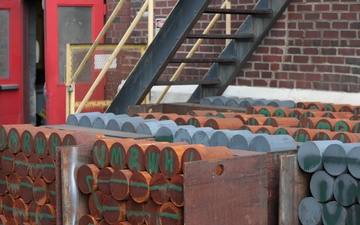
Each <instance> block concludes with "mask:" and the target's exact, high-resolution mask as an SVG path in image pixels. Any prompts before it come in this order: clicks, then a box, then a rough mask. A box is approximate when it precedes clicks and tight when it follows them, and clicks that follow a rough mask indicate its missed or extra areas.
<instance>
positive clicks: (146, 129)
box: [136, 120, 177, 136]
mask: <svg viewBox="0 0 360 225" xmlns="http://www.w3.org/2000/svg"><path fill="white" fill-rule="evenodd" d="M163 126H166V127H170V126H177V125H176V123H175V122H174V121H172V120H161V121H150V122H146V121H144V122H142V123H141V124H140V125H139V126H138V127H137V128H136V133H138V134H148V135H153V136H155V135H156V133H157V131H158V130H159V129H160V128H161V127H163Z"/></svg>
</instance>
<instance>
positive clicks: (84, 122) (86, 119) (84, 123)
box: [79, 113, 115, 127]
mask: <svg viewBox="0 0 360 225" xmlns="http://www.w3.org/2000/svg"><path fill="white" fill-rule="evenodd" d="M107 115H112V116H114V115H115V114H114V113H103V114H84V115H83V116H82V117H81V118H80V120H79V126H81V127H92V125H93V122H94V121H95V119H96V118H98V117H99V116H107Z"/></svg>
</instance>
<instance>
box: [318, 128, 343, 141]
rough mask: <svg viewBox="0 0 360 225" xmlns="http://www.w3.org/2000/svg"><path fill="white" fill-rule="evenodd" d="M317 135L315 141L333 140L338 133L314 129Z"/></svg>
mask: <svg viewBox="0 0 360 225" xmlns="http://www.w3.org/2000/svg"><path fill="white" fill-rule="evenodd" d="M314 130H316V131H317V132H316V134H315V135H314V137H313V138H312V140H313V141H323V140H333V139H334V136H335V135H336V133H337V132H334V131H330V130H323V129H314Z"/></svg>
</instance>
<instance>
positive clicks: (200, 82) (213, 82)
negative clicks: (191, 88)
mask: <svg viewBox="0 0 360 225" xmlns="http://www.w3.org/2000/svg"><path fill="white" fill-rule="evenodd" d="M191 84H195V85H216V84H220V80H219V79H208V80H189V81H187V80H186V81H184V80H182V81H157V82H156V83H155V84H154V85H191Z"/></svg>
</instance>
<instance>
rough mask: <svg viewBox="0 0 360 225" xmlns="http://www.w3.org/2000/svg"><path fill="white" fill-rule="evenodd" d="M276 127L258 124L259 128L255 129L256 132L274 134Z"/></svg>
mask: <svg viewBox="0 0 360 225" xmlns="http://www.w3.org/2000/svg"><path fill="white" fill-rule="evenodd" d="M276 130H277V127H273V126H264V125H263V126H259V129H258V130H257V131H256V133H257V134H275V131H276Z"/></svg>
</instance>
